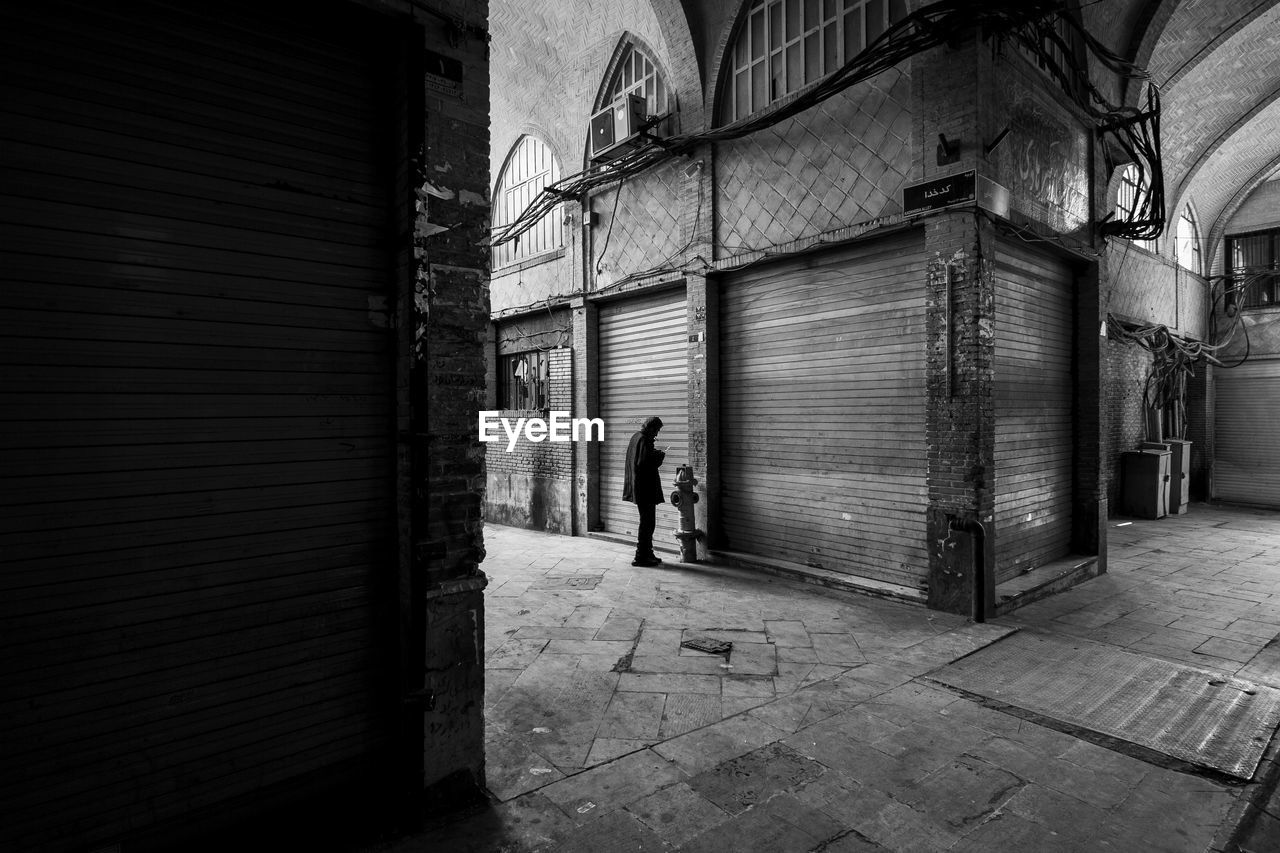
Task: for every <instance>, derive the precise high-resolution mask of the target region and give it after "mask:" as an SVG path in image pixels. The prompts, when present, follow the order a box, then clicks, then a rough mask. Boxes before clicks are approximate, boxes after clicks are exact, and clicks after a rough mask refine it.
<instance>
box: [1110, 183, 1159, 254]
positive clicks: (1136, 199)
mask: <svg viewBox="0 0 1280 853" xmlns="http://www.w3.org/2000/svg"><path fill="white" fill-rule="evenodd" d="M1149 194H1150V190H1149V189H1147V184H1146V182H1145V181H1144V180H1143V179H1142V172H1141V170H1139V169H1138V167H1137V165H1135V164H1133V163H1130V164H1129V165H1127V166H1125V167H1124V168H1123V169H1121V171H1120V190H1119V192H1117V193H1116V219H1118V220H1120V221H1121V222H1132V221H1133V220H1135V219H1138V218H1139V217H1142V216H1144V215H1145V214H1143V212H1142V211H1143V207H1144V206H1145V205H1146V203H1147V197H1148V195H1149ZM1133 244H1134V245H1135V246H1138V247H1140V248H1143V249H1146V250H1147V251H1148V252H1154V251H1156V241H1155V240H1134V241H1133Z"/></svg>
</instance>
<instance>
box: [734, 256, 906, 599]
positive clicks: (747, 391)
mask: <svg viewBox="0 0 1280 853" xmlns="http://www.w3.org/2000/svg"><path fill="white" fill-rule="evenodd" d="M924 281H925V274H924V250H923V245H922V238H921V236H920V234H919V233H918V232H912V233H909V234H904V235H898V236H894V237H891V238H886V239H883V240H877V241H875V242H870V243H861V244H858V245H855V246H851V247H847V248H841V249H838V250H834V251H831V252H828V253H825V254H823V255H817V256H810V257H805V258H802V259H798V260H795V261H791V262H789V263H786V264H778V265H771V266H765V267H760V268H758V269H754V270H750V271H748V272H745V273H743V274H740V275H737V276H734V277H731V278H729V279H727V280H726V281H725V282H724V284H723V286H722V289H721V297H720V298H721V305H722V320H721V327H720V340H721V365H720V367H721V386H720V404H721V418H720V423H721V470H722V480H723V482H722V483H721V486H720V488H721V507H722V512H723V525H724V529H725V533H726V535H727V537H728V540H729V547H730V548H732V549H733V550H737V551H746V552H751V553H756V554H762V555H766V556H774V557H780V558H783V559H787V560H792V561H795V562H802V563H808V564H810V565H818V566H821V567H823V568H826V569H830V570H832V571H837V572H844V573H848V574H853V575H859V576H862V577H868V578H874V579H878V580H883V581H888V582H892V583H897V584H901V585H907V586H912V587H919V586H920V585H921V583H922V582H923V580H924V577H925V575H926V573H927V567H928V558H927V553H926V550H925V503H926V497H927V495H926V491H925V403H924V390H925V384H924V370H925V347H924V324H925V286H924Z"/></svg>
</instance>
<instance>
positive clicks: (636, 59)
mask: <svg viewBox="0 0 1280 853" xmlns="http://www.w3.org/2000/svg"><path fill="white" fill-rule="evenodd" d="M623 95H639V96H640V97H642V98H644V111H645V114H646V115H651V116H660V115H665V114H666V113H667V112H668V110H669V109H670V106H669V104H668V101H667V84H666V82H665V81H663V79H662V74H661V73H660V72H659V71H658V66H657V65H656V64H654V61H653V59H651V58H650V57H649V55H648V54H647V53H645V52H644V51H643V50H642V49H641V48H640V47H638V46H636V45H635V44H634V43H632V42H627V43H626V44H625V45H623V46H622V48H621V50H620V51H619V53H618V55H617V58H616V59H615V60H614V62H613V73H612V75H611V76H610V77H609V84H608V85H607V86H605V88H604V97H603V98H602V99H601V102H600V104H599V106H600V107H605V106H607V105H609V104H611V103H613V102H614V101H616V100H617V99H618V98H621V97H622V96H623Z"/></svg>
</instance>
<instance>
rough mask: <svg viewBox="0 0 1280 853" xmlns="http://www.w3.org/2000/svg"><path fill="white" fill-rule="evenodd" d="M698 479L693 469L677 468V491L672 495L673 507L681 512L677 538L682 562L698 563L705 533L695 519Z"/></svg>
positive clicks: (682, 466)
mask: <svg viewBox="0 0 1280 853" xmlns="http://www.w3.org/2000/svg"><path fill="white" fill-rule="evenodd" d="M696 485H698V479H697V478H696V477H694V476H693V468H691V467H690V466H688V465H680V466H678V467H677V468H676V490H675V491H674V492H672V493H671V505H672V506H673V507H675V508H676V509H678V510H680V529H679V530H677V531H676V538H677V539H679V540H680V562H682V563H696V562H698V545H697V542H698V540H699V539H700V538H702V536H703V533H702V531H701V530H699V529H698V526H697V522H696V521H694V518H693V505H694V504H696V503H697V502H698V494H697V492H695V491H694V490H693V487H694V486H696Z"/></svg>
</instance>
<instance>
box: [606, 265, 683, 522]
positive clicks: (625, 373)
mask: <svg viewBox="0 0 1280 853" xmlns="http://www.w3.org/2000/svg"><path fill="white" fill-rule="evenodd" d="M684 312H685V298H684V290H677V291H668V292H666V293H660V294H657V295H654V296H648V297H644V298H642V299H636V300H632V301H628V302H615V303H609V304H605V305H602V306H601V307H600V315H599V316H600V341H599V344H600V373H599V376H600V417H601V418H602V419H603V420H604V423H605V436H604V437H605V440H604V442H603V443H602V444H601V445H600V523H601V525H602V526H603V527H604V529H605V530H607V531H609V532H610V533H621V534H625V535H627V536H634V535H635V532H636V522H637V520H638V519H637V517H636V507H635V504H631V503H627V502H626V501H624V500H623V499H622V477H623V470H624V468H623V466H624V464H625V461H626V455H627V443H628V442H629V441H630V440H631V435H632V434H633V433H634V432H635V431H636V430H638V429H640V425H641V424H642V423H643V422H644V419H645V418H647V417H649V416H650V415H657V416H658V417H660V418H662V424H663V426H662V432H661V433H659V434H658V440H657V441H656V442H655V444H656V445H657V446H658V447H659V448H661V447H665V446H667V445H670V446H671V449H670V450H669V451H668V452H667V458H666V461H665V462H663V464H662V483H663V486H664V487H666V486H668V485H670V484H672V483H674V482H675V476H676V466H677V465H688V464H689V379H688V364H687V358H686V355H685V353H686V349H687V347H686V341H687V340H688V338H687V336H686V334H685V327H686V324H685V316H684ZM673 517H674V515H673V514H672V510H671V507H670V504H667V505H666V506H665V508H664V507H659V508H658V531H657V533H655V534H654V541H655V542H657V543H659V544H662V543H666V544H668V545H670V544H673V542H674V540H672V539H671V538H670V537H669V536H668V535H667V531H668V530H669V529H670V528H671V526H672V525H671V521H670V519H671V518H673Z"/></svg>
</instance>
